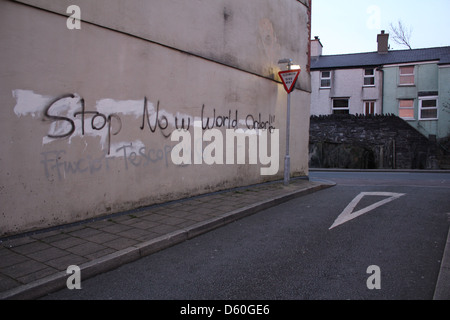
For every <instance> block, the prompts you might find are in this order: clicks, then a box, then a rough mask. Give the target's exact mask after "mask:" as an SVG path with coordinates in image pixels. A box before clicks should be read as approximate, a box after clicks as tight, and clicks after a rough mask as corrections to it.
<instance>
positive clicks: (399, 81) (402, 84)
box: [398, 65, 416, 86]
mask: <svg viewBox="0 0 450 320" xmlns="http://www.w3.org/2000/svg"><path fill="white" fill-rule="evenodd" d="M402 68H413V73H405V74H402ZM410 76H413V77H414V82H413V83H401V78H402V77H410ZM398 85H399V86H415V85H416V66H415V65H406V66H400V67H399V68H398Z"/></svg>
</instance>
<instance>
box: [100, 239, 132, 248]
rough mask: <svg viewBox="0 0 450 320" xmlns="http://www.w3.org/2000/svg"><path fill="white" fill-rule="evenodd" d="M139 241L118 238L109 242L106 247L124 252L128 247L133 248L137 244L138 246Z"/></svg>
mask: <svg viewBox="0 0 450 320" xmlns="http://www.w3.org/2000/svg"><path fill="white" fill-rule="evenodd" d="M138 242H139V241H137V240H132V239H128V238H118V239H115V240H112V241H109V242H106V243H105V244H104V245H105V246H107V247H109V248H113V249H115V250H122V249H125V248H128V247H131V246H133V245H135V244H137V243H138Z"/></svg>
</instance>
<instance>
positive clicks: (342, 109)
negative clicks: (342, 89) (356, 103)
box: [333, 99, 350, 114]
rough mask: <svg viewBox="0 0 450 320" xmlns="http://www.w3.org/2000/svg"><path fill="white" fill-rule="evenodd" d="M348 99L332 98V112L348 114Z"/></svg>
mask: <svg viewBox="0 0 450 320" xmlns="http://www.w3.org/2000/svg"><path fill="white" fill-rule="evenodd" d="M349 113H350V110H349V108H348V99H333V114H349Z"/></svg>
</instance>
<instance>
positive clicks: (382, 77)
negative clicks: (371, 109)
mask: <svg viewBox="0 0 450 320" xmlns="http://www.w3.org/2000/svg"><path fill="white" fill-rule="evenodd" d="M377 71H380V72H381V114H384V69H383V66H379V67H378V68H377Z"/></svg>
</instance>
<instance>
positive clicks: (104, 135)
mask: <svg viewBox="0 0 450 320" xmlns="http://www.w3.org/2000/svg"><path fill="white" fill-rule="evenodd" d="M12 95H13V97H14V98H15V99H16V105H15V106H14V113H15V114H16V115H17V116H18V117H22V116H30V115H31V116H32V117H33V118H45V117H44V113H45V110H46V109H47V108H48V107H49V105H50V104H51V103H52V101H54V100H55V99H56V98H57V97H51V96H45V95H40V94H37V93H35V92H34V91H32V90H21V89H17V90H13V92H12ZM81 99H82V97H81V96H80V95H79V94H74V97H73V98H72V97H66V98H63V99H60V100H58V101H56V102H55V103H53V104H52V106H51V110H49V113H50V114H51V115H52V116H54V117H64V118H68V119H71V120H72V121H73V126H74V132H73V133H72V134H71V135H70V136H69V137H68V139H67V141H68V143H69V144H70V143H71V142H72V139H73V138H74V137H83V136H90V137H100V144H101V147H102V149H105V148H106V147H107V139H108V130H107V129H106V128H104V129H102V130H92V117H93V114H92V112H99V113H100V114H103V115H105V116H108V115H112V114H115V115H118V116H119V117H122V116H134V118H135V119H139V118H142V117H143V116H144V105H145V99H140V100H114V99H101V100H98V101H96V104H95V107H94V108H92V107H91V106H90V105H89V102H88V101H87V102H85V112H87V113H86V114H85V115H84V127H85V130H84V133H83V130H82V128H83V126H82V123H81V121H82V116H81V114H78V115H77V116H75V114H76V113H77V112H81V110H82V103H81ZM89 112H90V113H89ZM147 112H148V113H147V116H148V117H149V122H150V123H156V122H157V119H156V118H157V117H158V118H159V119H162V118H164V119H167V123H168V125H169V126H172V127H173V128H175V123H176V119H178V124H179V126H180V125H181V121H182V119H185V121H186V126H187V119H194V121H195V120H196V119H200V117H197V118H193V117H192V116H190V115H187V114H183V113H180V112H177V113H176V114H175V115H174V114H172V113H170V112H167V111H166V110H164V109H160V110H158V108H157V107H155V105H154V104H153V103H152V102H150V101H147ZM101 121H103V120H102V118H101V117H99V119H97V123H96V121H94V124H95V125H96V126H98V127H100V126H101V125H102V123H101ZM113 121H114V119H113ZM139 121H140V120H139ZM139 123H140V122H139ZM71 129H72V124H71V123H70V122H69V121H64V120H61V121H52V123H51V124H50V126H49V131H48V135H47V136H44V137H43V138H42V144H43V145H47V144H51V143H52V142H55V141H57V140H59V139H57V138H56V139H55V138H52V137H49V136H62V135H64V134H66V133H68V132H70V131H71ZM90 129H91V130H90ZM123 144H129V142H126V141H125V142H115V143H114V144H113V145H111V147H110V150H111V151H112V153H111V154H110V155H109V156H110V157H115V156H123V153H122V154H121V153H116V152H115V151H114V150H115V146H120V145H123ZM133 145H136V146H144V144H143V143H142V141H140V140H136V141H134V142H133Z"/></svg>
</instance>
